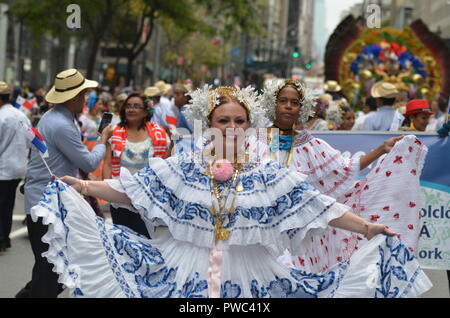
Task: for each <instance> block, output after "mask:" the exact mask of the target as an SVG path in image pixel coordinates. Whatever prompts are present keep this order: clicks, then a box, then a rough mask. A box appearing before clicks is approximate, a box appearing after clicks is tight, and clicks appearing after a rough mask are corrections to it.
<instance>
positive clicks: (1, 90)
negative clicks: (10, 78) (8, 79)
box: [0, 81, 12, 95]
mask: <svg viewBox="0 0 450 318" xmlns="http://www.w3.org/2000/svg"><path fill="white" fill-rule="evenodd" d="M11 92H12V90H11V87H10V86H9V85H8V84H7V83H5V82H2V81H0V95H8V94H11Z"/></svg>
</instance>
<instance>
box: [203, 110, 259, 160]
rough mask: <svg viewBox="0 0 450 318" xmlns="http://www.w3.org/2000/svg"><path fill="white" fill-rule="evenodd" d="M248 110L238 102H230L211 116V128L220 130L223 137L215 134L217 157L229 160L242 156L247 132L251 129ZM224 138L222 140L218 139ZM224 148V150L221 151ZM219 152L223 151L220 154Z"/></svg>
mask: <svg viewBox="0 0 450 318" xmlns="http://www.w3.org/2000/svg"><path fill="white" fill-rule="evenodd" d="M249 126H250V123H249V121H248V115H247V110H246V109H245V108H244V107H243V106H242V105H240V104H238V103H236V102H228V103H226V104H223V105H220V106H218V107H217V108H216V109H214V111H213V112H212V114H211V121H210V127H211V128H215V129H218V130H219V131H220V133H221V136H217V135H215V134H214V132H213V142H214V143H215V149H216V155H218V156H223V157H224V158H225V156H226V158H227V159H229V160H233V159H232V158H233V157H234V156H235V155H240V154H239V151H240V149H242V146H243V143H244V140H245V131H246V130H247V129H248V128H249ZM219 137H222V140H221V141H220V140H217V139H216V138H219ZM221 146H222V149H220V148H221ZM219 151H222V153H220V152H219Z"/></svg>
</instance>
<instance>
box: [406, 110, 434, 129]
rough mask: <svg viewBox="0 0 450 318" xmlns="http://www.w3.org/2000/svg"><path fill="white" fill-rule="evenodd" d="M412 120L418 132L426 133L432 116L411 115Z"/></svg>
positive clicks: (422, 114)
mask: <svg viewBox="0 0 450 318" xmlns="http://www.w3.org/2000/svg"><path fill="white" fill-rule="evenodd" d="M410 118H411V121H412V123H413V124H414V127H416V129H417V130H418V131H425V130H426V129H427V125H428V121H429V120H430V114H427V113H419V114H415V115H411V117H410Z"/></svg>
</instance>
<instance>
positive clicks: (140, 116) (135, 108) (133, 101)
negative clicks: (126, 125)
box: [123, 97, 147, 123]
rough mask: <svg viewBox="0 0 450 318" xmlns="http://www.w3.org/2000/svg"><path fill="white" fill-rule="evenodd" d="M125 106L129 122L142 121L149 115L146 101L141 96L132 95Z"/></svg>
mask: <svg viewBox="0 0 450 318" xmlns="http://www.w3.org/2000/svg"><path fill="white" fill-rule="evenodd" d="M123 107H125V117H126V119H127V122H131V123H140V122H142V121H143V120H144V118H146V117H147V110H146V109H145V107H144V102H143V101H142V99H140V98H139V97H131V98H130V99H128V101H127V102H126V104H124V105H123Z"/></svg>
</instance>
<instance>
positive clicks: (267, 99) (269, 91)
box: [261, 79, 315, 124]
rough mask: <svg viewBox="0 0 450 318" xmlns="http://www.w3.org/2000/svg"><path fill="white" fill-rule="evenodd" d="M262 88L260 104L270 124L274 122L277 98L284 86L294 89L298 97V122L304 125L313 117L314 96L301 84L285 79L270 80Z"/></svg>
mask: <svg viewBox="0 0 450 318" xmlns="http://www.w3.org/2000/svg"><path fill="white" fill-rule="evenodd" d="M264 86H265V87H264V89H263V95H262V98H261V104H262V107H263V109H264V112H265V114H266V117H267V119H268V120H270V121H272V122H273V121H274V120H275V117H276V115H275V109H276V107H277V98H278V95H279V94H280V91H281V90H282V89H283V88H285V87H286V86H290V87H292V88H294V89H295V90H296V91H297V93H298V94H299V96H300V103H301V105H302V106H301V109H300V116H299V121H300V122H301V123H302V124H304V123H306V122H307V121H308V119H309V118H310V117H312V116H314V106H315V101H314V99H315V96H314V94H313V91H312V90H311V89H309V88H307V87H306V86H305V85H304V84H303V83H302V82H300V81H296V80H295V81H294V80H286V79H271V80H268V81H267V82H266V83H265V85H264Z"/></svg>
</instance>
